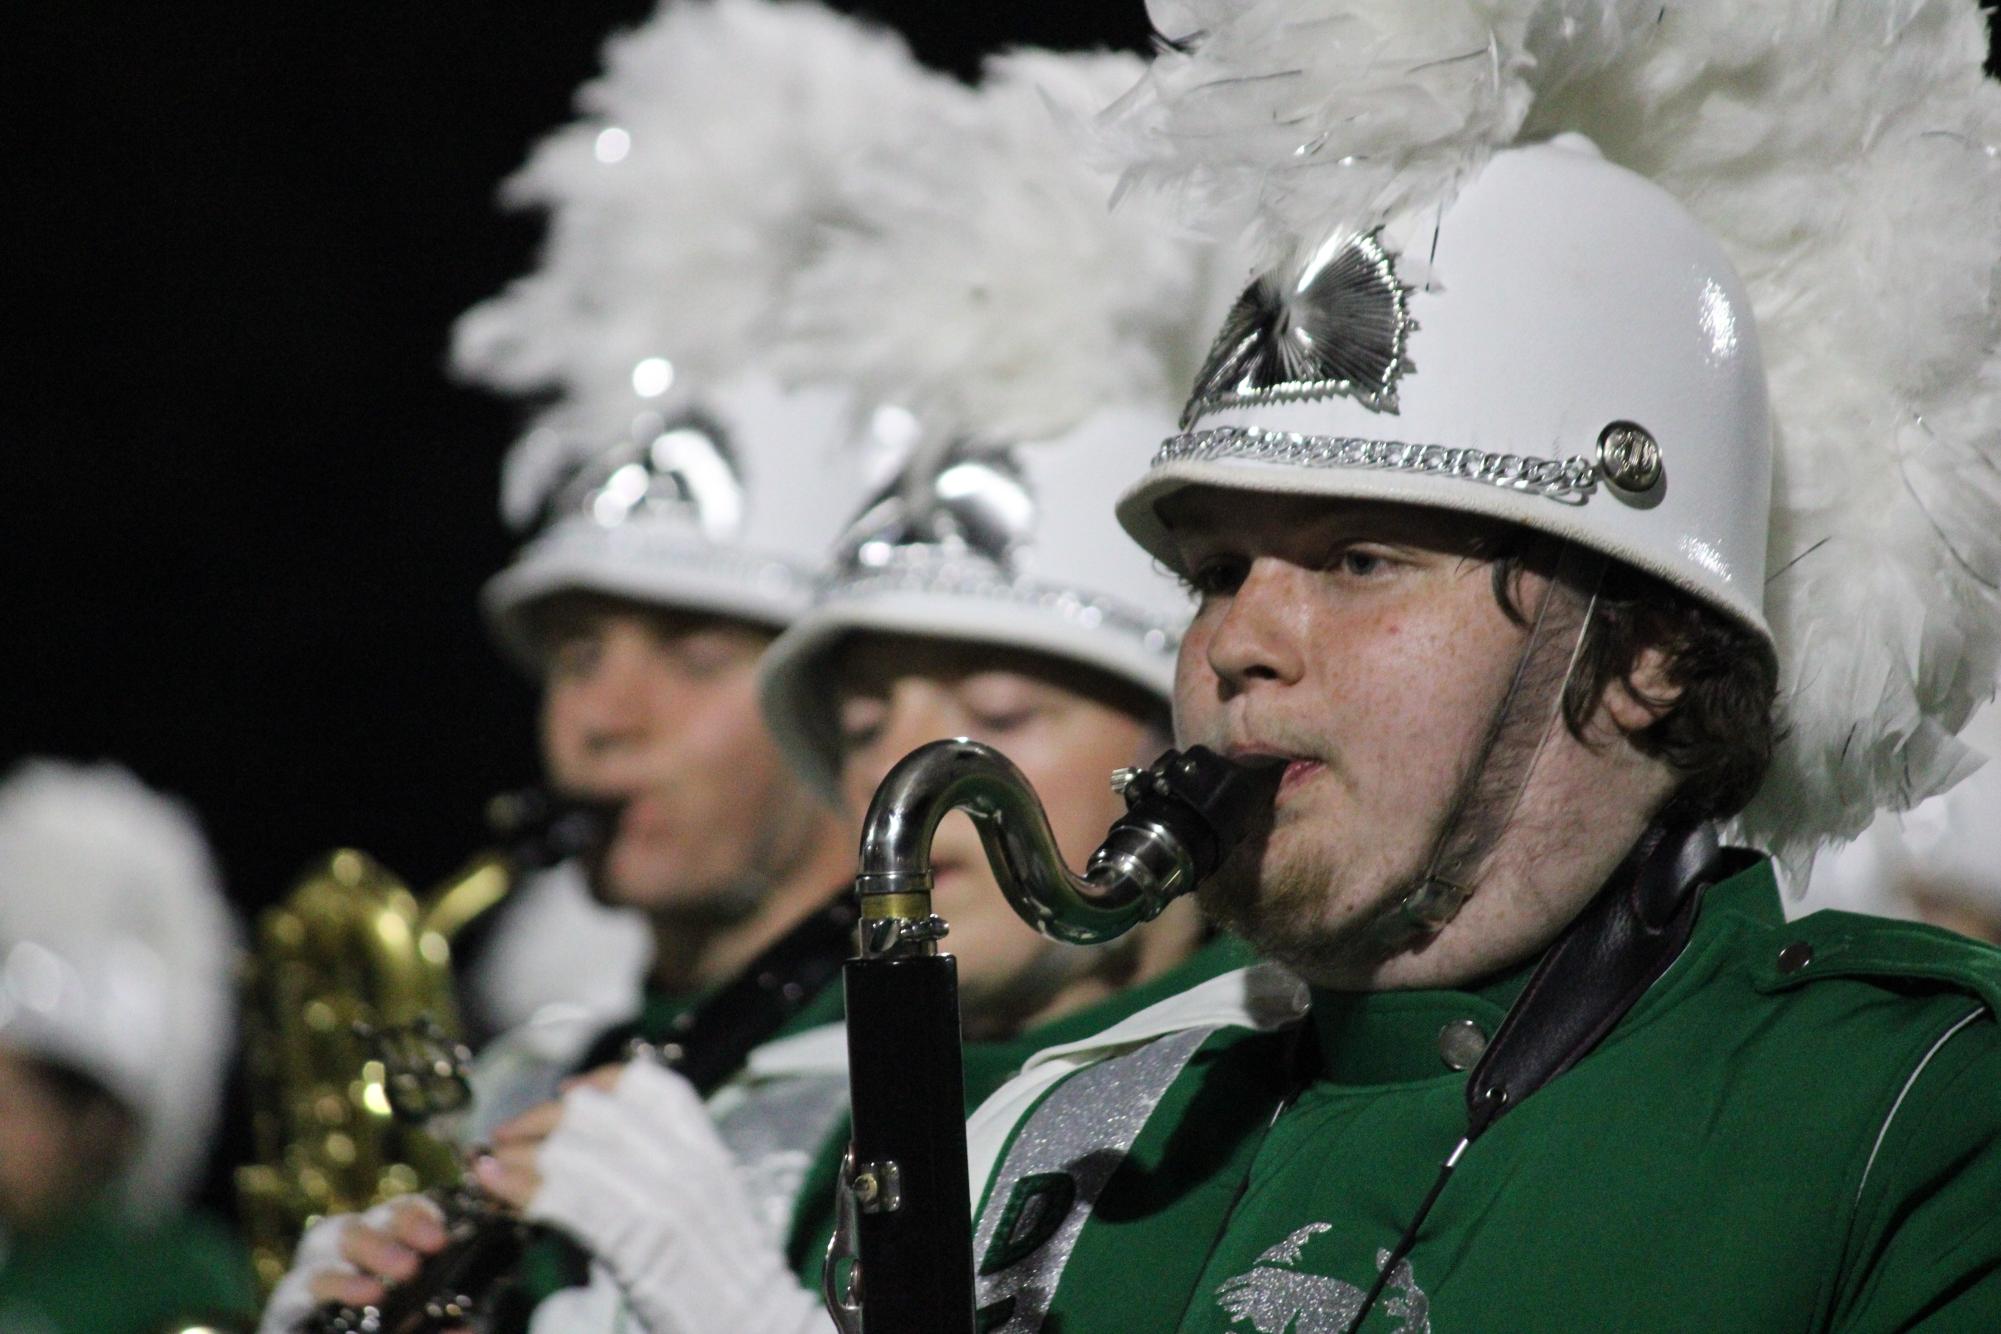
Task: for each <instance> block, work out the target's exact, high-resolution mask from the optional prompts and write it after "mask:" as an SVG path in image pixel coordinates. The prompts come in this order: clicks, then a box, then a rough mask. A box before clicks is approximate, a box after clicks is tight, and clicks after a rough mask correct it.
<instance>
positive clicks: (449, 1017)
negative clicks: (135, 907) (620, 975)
mask: <svg viewBox="0 0 2001 1334" xmlns="http://www.w3.org/2000/svg"><path fill="white" fill-rule="evenodd" d="M487 814H488V823H489V825H490V826H492V827H493V829H494V832H495V833H496V834H497V835H498V836H499V839H500V842H499V843H498V844H497V845H496V846H494V847H493V848H491V849H489V850H487V851H485V852H482V853H480V854H479V855H477V856H476V857H474V858H473V859H472V860H471V861H470V862H468V863H467V864H466V865H465V866H464V867H463V868H462V869H461V870H460V871H459V872H458V873H457V874H455V875H453V876H451V877H450V878H448V879H447V880H445V881H444V882H442V883H441V884H439V885H438V886H437V887H436V888H434V889H432V890H431V891H430V893H428V894H427V895H425V896H424V897H423V898H422V899H419V898H418V897H417V895H416V894H414V893H413V892H412V891H411V890H410V889H409V888H408V887H407V886H406V885H404V883H403V882H402V881H400V880H399V879H397V878H396V877H395V876H394V875H393V874H391V873H390V872H389V871H388V870H386V869H385V868H384V867H383V866H382V865H381V864H380V863H378V862H376V861H375V860H374V859H373V858H371V857H369V856H368V855H367V854H365V853H362V852H358V851H356V850H354V849H352V848H342V849H340V850H338V851H335V852H333V853H330V854H328V855H327V856H326V857H325V858H324V859H323V860H321V861H320V862H318V863H316V864H314V865H313V866H312V867H310V868H309V869H308V870H307V871H306V873H305V874H304V875H303V876H301V877H300V879H299V880H298V882H297V883H296V884H295V885H294V887H293V889H292V891H291V893H290V894H289V895H288V896H287V897H286V899H285V900H284V902H282V903H281V904H279V905H277V906H275V907H273V908H270V909H267V910H266V911H265V912H264V914H263V915H262V916H261V917H260V919H259V921H258V924H257V931H256V939H255V944H254V946H253V951H252V955H251V957H250V959H249V960H248V961H247V964H246V967H245V970H244V979H243V985H244V1050H245V1070H246V1082H247V1084H248V1087H249V1090H250V1103H251V1136H252V1141H253V1146H254V1152H255V1155H256V1157H255V1160H254V1161H253V1162H251V1163H249V1164H246V1165H245V1166H242V1167H240V1168H238V1169H237V1173H236V1188H237V1200H238V1209H239V1213H240V1215H241V1217H242V1220H243V1224H244V1230H245V1233H246V1236H247V1238H248V1240H249V1242H250V1246H251V1255H252V1260H253V1263H254V1264H255V1266H256V1271H257V1276H258V1279H259V1281H260V1283H261V1284H262V1286H263V1289H264V1291H265V1292H266V1293H267V1294H268V1293H269V1292H270V1290H271V1289H272V1288H273V1287H274V1286H276V1284H277V1282H278V1280H279V1279H280V1278H282V1277H283V1276H284V1274H285V1271H286V1269H287V1267H288V1266H289V1264H290V1262H291V1257H292V1252H293V1250H294V1249H295V1248H296V1247H297V1245H298V1241H299V1237H300V1235H301V1234H302V1233H303V1232H304V1231H305V1229H306V1228H307V1227H308V1226H310V1225H311V1224H312V1223H313V1222H314V1221H316V1220H317V1219H319V1218H322V1217H325V1216H326V1215H328V1214H334V1213H350V1212H358V1211H360V1210H364V1209H367V1208H369V1207H371V1206H373V1205H376V1204H379V1203H381V1202H383V1201H384V1200H388V1199H392V1198H394V1197H396V1196H399V1195H405V1194H409V1193H411V1192H413V1191H420V1190H451V1189H453V1188H455V1187H456V1186H457V1185H458V1183H459V1181H460V1179H461V1176H462V1174H463V1173H462V1166H461V1163H460V1161H459V1155H458V1152H457V1150H456V1149H455V1148H454V1147H453V1145H452V1144H451V1143H450V1142H448V1139H447V1138H444V1137H441V1136H440V1134H439V1133H436V1132H439V1131H442V1130H444V1129H446V1127H445V1126H444V1125H441V1124H439V1123H438V1122H437V1121H435V1120H432V1119H431V1117H430V1116H429V1115H428V1114H429V1113H446V1114H448V1113H449V1112H451V1111H452V1110H454V1108H455V1106H456V1105H458V1104H462V1103H463V1101H464V1096H463V1063H464V1060H465V1049H464V1048H463V1046H461V1045H460V1044H459V1041H458V1039H459V1035H460V1034H461V1033H462V1032H463V1025H462V1022H461V1018H460V1013H459V1008H458V1003H457V998H456V996H455V995H454V991H453V983H452V971H451V964H452V940H453V938H454V937H455V936H456V935H457V934H458V933H459V932H460V931H461V930H463V929H464V927H465V926H466V925H467V924H468V923H470V922H472V921H473V920H475V919H476V918H478V917H480V916H482V915H484V914H485V913H486V912H488V911H489V910H491V909H492V908H494V907H495V906H497V905H498V904H499V903H500V902H501V901H502V900H503V899H505V898H506V896H507V894H508V893H509V891H510V890H511V889H512V888H513V886H514V884H515V883H516V881H517V880H518V878H519V876H520V874H521V873H522V872H523V871H525V870H528V869H533V868H535V867H538V866H546V865H552V864H554V863H555V862H557V861H560V860H562V859H563V858H565V857H568V856H572V855H576V854H577V853H580V852H584V851H586V850H588V849H589V848H590V847H591V846H593V845H594V844H595V842H596V841H597V840H598V839H599V838H600V837H601V828H602V813H601V812H598V811H593V810H589V809H586V808H583V807H579V806H573V805H561V804H558V803H555V802H553V801H551V800H550V799H548V798H546V797H544V796H542V795H540V794H537V793H532V792H531V793H517V794H510V795H508V796H505V797H501V798H497V799H496V800H495V801H494V802H493V803H491V804H490V806H489V808H488V813H487ZM412 1108H422V1109H424V1110H423V1111H420V1112H413V1111H412Z"/></svg>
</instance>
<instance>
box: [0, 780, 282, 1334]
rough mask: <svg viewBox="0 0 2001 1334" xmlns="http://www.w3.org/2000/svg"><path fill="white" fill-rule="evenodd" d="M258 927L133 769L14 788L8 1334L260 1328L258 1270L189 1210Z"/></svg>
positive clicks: (3, 992) (1, 823)
mask: <svg viewBox="0 0 2001 1334" xmlns="http://www.w3.org/2000/svg"><path fill="white" fill-rule="evenodd" d="M236 938H237V933H236V923H235V921H234V919H233V918H232V917H231V916H230V913H229V909H228V907H227V906H226V905H225V903H224V902H223V898H222V894H221V890H220V888H219V887H218V885H217V881H216V873H215V866H214V864H213V862H212V861H211V859H210V856H209V851H208V847H207V845H206V843H205V842H204V841H203V839H202V836H201V832H200V831H199V830H198V829H197V828H196V826H195V823H194V820H193V818H192V817H191V816H190V815H189V814H188V812H187V811H186V810H185V809H183V808H182V807H181V806H180V805H179V804H178V803H176V802H173V801H170V800H168V799H167V798H165V797H162V796H160V795H158V794H157V793H154V792H152V791H150V790H148V789H147V788H146V787H145V786H143V785H142V784H141V783H140V782H139V781H138V780H137V779H135V778H133V777H132V775H131V774H129V773H127V772H126V771H125V770H123V769H120V768H117V767H115V766H113V765H108V764H99V765H92V766H78V765H71V764H66V763H61V762H58V761H54V760H31V761H28V762H26V763H24V764H22V765H21V766H20V767H19V768H17V769H16V770H15V771H14V772H13V773H12V774H11V775H9V776H8V778H7V779H6V781H5V782H4V783H0V1329H4V1330H6V1331H8V1334H128V1332H129V1334H158V1332H159V1331H161V1330H164V1329H166V1328H168V1327H169V1325H170V1324H172V1323H177V1322H192V1321H201V1320H209V1319H213V1320H216V1321H218V1322H221V1321H241V1320H243V1319H246V1318H247V1317H248V1316H249V1314H250V1312H251V1311H252V1310H253V1309H254V1306H255V1297H254V1289H253V1285H252V1281H251V1276H250V1268H249V1261H248V1258H247V1257H246V1256H245V1255H244V1254H243V1253H242V1251H241V1249H240V1247H238V1246H237V1245H236V1244H235V1243H234V1242H233V1241H232V1240H231V1239H230V1238H229V1237H228V1235H227V1234H226V1233H224V1232H222V1231H220V1230H219V1229H218V1228H217V1227H216V1226H215V1225H214V1224H212V1223H210V1222H208V1221H206V1220H205V1219H203V1218H201V1217H198V1216H196V1215H192V1214H189V1213H188V1212H186V1211H185V1204H186V1201H187V1199H188V1198H189V1196H190V1195H191V1194H192V1192H193V1190H194V1188H195V1187H196V1186H197V1185H198V1184H199V1178H200V1176H201V1172H202V1167H203V1165H204V1163H205V1162H206V1159H207V1154H208V1148H209V1138H210V1135H211V1133H212V1131H213V1129H214V1126H215V1121H216V1114H217V1111H218V1109H219V1103H220V1100H221V1094H222V1079H223V1070H224V1066H225V1064H226V1063H227V1061H228V1058H229V1047H230V1039H231V1035H232V1033H233V1025H232V1017H233V1014H234V1000H233V997H232V992H231V973H230V969H231V965H232V962H233V955H234V951H235V947H236Z"/></svg>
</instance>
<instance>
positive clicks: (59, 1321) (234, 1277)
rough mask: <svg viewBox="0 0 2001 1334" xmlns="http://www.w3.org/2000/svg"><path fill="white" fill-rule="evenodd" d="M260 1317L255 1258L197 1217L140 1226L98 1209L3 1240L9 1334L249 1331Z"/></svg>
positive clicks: (4, 1318)
mask: <svg viewBox="0 0 2001 1334" xmlns="http://www.w3.org/2000/svg"><path fill="white" fill-rule="evenodd" d="M256 1309H257V1284H256V1280H255V1279H254V1278H253V1277H252V1275H251V1270H250V1256H249V1254H248V1253H247V1252H246V1251H245V1250H244V1249H243V1247H242V1245H241V1244H240V1243H238V1242H237V1240H236V1239H235V1238H234V1237H232V1236H230V1235H229V1233H227V1232H225V1231H224V1230H223V1229H222V1228H221V1227H219V1226H218V1225H217V1224H216V1223H214V1222H213V1221H211V1220H209V1219H207V1218H204V1217H201V1216H198V1215H193V1214H180V1215H173V1216H169V1217H167V1218H163V1219H158V1220H154V1221H151V1222H145V1223H141V1222H136V1221H133V1220H132V1219H129V1218H127V1217H126V1216H125V1215H124V1214H123V1213H122V1212H120V1210H119V1209H118V1208H117V1207H116V1206H115V1205H114V1204H112V1203H111V1202H110V1201H108V1200H100V1201H98V1202H96V1203H94V1204H90V1205H86V1206H84V1207H83V1208H80V1209H77V1210H76V1211H74V1212H73V1213H71V1214H70V1215H69V1216H68V1217H66V1218H65V1219H63V1220H62V1221H60V1222H59V1223H57V1224H56V1225H55V1226H53V1227H50V1228H46V1229H43V1230H40V1231H37V1232H34V1233H26V1234H19V1235H13V1236H7V1237H5V1238H4V1240H0V1331H4V1334H161V1332H162V1331H164V1330H167V1329H168V1328H170V1327H178V1326H179V1325H180V1324H184V1323H193V1322H196V1321H202V1320H211V1321H215V1322H216V1323H217V1324H226V1325H228V1326H230V1327H248V1325H249V1324H250V1323H251V1321H252V1320H253V1318H254V1314H253V1313H254V1312H255V1311H256Z"/></svg>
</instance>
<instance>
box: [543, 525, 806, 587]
mask: <svg viewBox="0 0 2001 1334" xmlns="http://www.w3.org/2000/svg"><path fill="white" fill-rule="evenodd" d="M572 548H574V549H575V556H576V559H578V560H579V561H582V562H592V561H602V560H605V559H606V558H607V557H608V556H609V558H611V559H612V560H614V561H616V562H617V563H618V564H619V565H621V566H626V567H638V568H641V569H645V568H647V567H655V568H660V567H665V568H672V569H682V570H699V571H702V572H704V573H708V574H715V575H719V576H722V577H725V578H727V579H729V580H730V581H731V582H733V583H735V584H738V585H748V586H749V587H752V588H756V589H758V590H760V591H762V592H765V593H768V594H770V595H772V596H780V595H785V594H795V595H804V594H807V593H809V592H810V591H811V590H812V589H813V588H814V586H815V585H816V583H817V582H818V581H817V579H816V578H815V575H814V572H813V571H812V570H810V569H807V568H806V567H805V566H802V565H798V564H795V563H793V562H792V561H789V560H786V559H785V558H783V557H781V556H775V555H772V554H770V553H768V552H755V551H743V550H739V549H737V548H735V547H730V546H719V545H717V544H716V543H714V542H710V541H707V540H705V539H703V538H700V537H697V536H695V535H693V534H692V533H689V532H688V531H687V529H686V527H685V525H678V524H677V525H675V526H673V527H667V526H665V525H663V524H660V523H620V524H619V525H617V526H615V527H613V528H611V529H609V530H606V529H603V528H599V527H597V526H596V525H594V524H592V523H590V522H589V521H588V520H585V519H575V518H572V519H567V520H565V521H563V522H562V523H559V524H557V525H556V526H555V527H554V528H551V529H550V530H549V531H547V532H545V533H543V534H542V535H541V536H539V537H537V538H536V539H535V540H534V541H533V542H531V543H529V545H528V546H527V547H525V548H523V549H522V552H521V555H520V557H519V558H518V559H517V561H516V564H517V565H520V566H530V565H531V564H536V563H540V562H542V561H544V560H551V561H553V560H556V559H560V558H561V557H563V556H564V555H566V554H568V553H569V552H570V550H571V549H572Z"/></svg>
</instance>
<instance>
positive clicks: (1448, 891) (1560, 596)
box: [1383, 542, 1605, 938]
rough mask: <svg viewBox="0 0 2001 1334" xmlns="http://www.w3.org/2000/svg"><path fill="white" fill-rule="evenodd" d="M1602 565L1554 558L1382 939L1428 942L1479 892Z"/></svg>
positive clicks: (1548, 722) (1555, 721)
mask: <svg viewBox="0 0 2001 1334" xmlns="http://www.w3.org/2000/svg"><path fill="white" fill-rule="evenodd" d="M1604 577H1605V559H1604V557H1602V556H1600V555H1598V554H1597V553H1596V552H1594V551H1591V550H1589V549H1587V548H1584V547H1580V546H1578V545H1577V544H1576V543H1574V542H1566V543H1564V545H1563V547H1562V549H1561V550H1560V551H1559V552H1558V553H1557V558H1556V562H1555V566H1554V569H1553V570H1552V572H1551V575H1550V580H1549V585H1548V587H1547V589H1546V590H1545V592H1544V594H1543V597H1542V600H1541V602H1540V603H1539V604H1538V605H1537V607H1536V610H1535V619H1534V620H1533V622H1531V624H1530V626H1529V633H1528V638H1527V639H1526V640H1525V641H1524V642H1523V644H1522V653H1521V657H1520V659H1519V660H1518V661H1517V662H1516V664H1515V673H1514V677H1513V679H1512V680H1511V681H1510V682H1509V684H1508V690H1507V693H1506V694H1504V695H1503V696H1502V697H1501V702H1500V703H1499V705H1497V706H1496V708H1495V710H1494V716H1493V719H1492V721H1491V722H1489V724H1488V726H1487V730H1486V732H1485V734H1484V736H1483V737H1482V739H1481V743H1480V747H1479V749H1478V750H1477V751H1476V752H1474V755H1473V759H1472V762H1471V763H1470V764H1468V765H1467V767H1466V773H1465V776H1464V777H1463V778H1462V779H1461V780H1460V783H1459V789H1458V791H1457V792H1456V793H1455V794H1454V796H1453V801H1452V807H1451V809H1450V811H1449V812H1448V813H1447V815H1446V817H1445V820H1444V822H1443V823H1442V824H1441V825H1440V826H1439V832H1438V837H1437V838H1436V839H1435V840H1434V841H1433V843H1432V848H1431V855H1430V856H1429V857H1428V858H1427V859H1426V863H1425V869H1424V871H1423V872H1422V873H1421V874H1420V875H1419V876H1417V877H1416V879H1415V881H1414V883H1413V887H1412V888H1411V889H1410V890H1409V891H1408V892H1407V893H1405V894H1404V895H1403V897H1402V898H1401V899H1400V900H1399V901H1398V902H1397V904H1396V905H1395V906H1394V907H1393V908H1391V909H1390V910H1389V913H1388V915H1387V917H1386V919H1385V921H1384V923H1383V927H1384V930H1385V932H1386V933H1387V934H1389V935H1392V936H1397V937H1402V938H1410V937H1428V936H1432V935H1435V934H1437V932H1438V931H1439V930H1440V929H1441V928H1442V927H1444V926H1445V924H1446V923H1448V922H1450V921H1451V920H1452V919H1453V918H1454V917H1456V916H1458V914H1459V910H1460V909H1461V908H1463V907H1465V905H1466V901H1467V900H1468V899H1470V898H1471V897H1472V896H1473V892H1474V890H1475V889H1477V888H1478V887H1479V883H1480V876H1481V873H1482V871H1483V870H1484V866H1483V863H1484V862H1485V861H1486V859H1487V857H1488V855H1489V854H1490V853H1492V852H1493V850H1494V848H1495V846H1496V845H1497V844H1498V843H1499V842H1500V839H1501V835H1502V833H1503V832H1504V831H1505V830H1506V829H1507V828H1508V826H1509V825H1510V824H1512V823H1513V822H1514V818H1515V813H1516V812H1517V811H1518V810H1519V809H1520V807H1521V803H1522V797H1523V794H1525V793H1526V792H1527V791H1528V786H1529V779H1530V778H1531V776H1532V775H1533V774H1534V773H1535V768H1536V764H1537V763H1538V761H1540V760H1541V758H1542V755H1543V752H1544V751H1545V750H1546V749H1547V748H1548V745H1549V741H1550V738H1551V737H1553V736H1554V735H1555V734H1556V730H1557V728H1558V727H1559V726H1561V725H1562V720H1563V697H1564V693H1565V691H1567V690H1568V689H1569V687H1570V680H1571V677H1572V676H1573V675H1574V674H1575V673H1576V671H1577V663H1578V660H1579V658H1580V657H1581V656H1582V654H1583V651H1584V636H1585V632H1586V631H1588V630H1589V629H1590V627H1591V620H1592V617H1593V616H1594V615H1595V614H1596V612H1597V608H1598V594H1599V589H1600V586H1601V585H1602V583H1603V581H1604Z"/></svg>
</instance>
